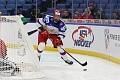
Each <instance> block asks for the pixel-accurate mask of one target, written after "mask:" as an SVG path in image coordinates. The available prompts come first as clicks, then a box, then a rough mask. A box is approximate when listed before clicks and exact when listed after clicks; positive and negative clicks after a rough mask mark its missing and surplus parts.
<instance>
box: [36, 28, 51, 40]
mask: <svg viewBox="0 0 120 80" xmlns="http://www.w3.org/2000/svg"><path fill="white" fill-rule="evenodd" d="M38 29H40V30H41V34H42V35H43V37H44V38H48V37H49V33H48V31H47V30H46V29H44V28H43V27H39V28H38Z"/></svg>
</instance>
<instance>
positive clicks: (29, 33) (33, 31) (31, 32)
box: [28, 29, 38, 36]
mask: <svg viewBox="0 0 120 80" xmlns="http://www.w3.org/2000/svg"><path fill="white" fill-rule="evenodd" d="M37 31H38V29H35V30H32V31H30V32H28V35H29V36H30V35H32V34H33V33H35V32H37Z"/></svg>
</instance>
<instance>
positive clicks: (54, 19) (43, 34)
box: [37, 10, 73, 65]
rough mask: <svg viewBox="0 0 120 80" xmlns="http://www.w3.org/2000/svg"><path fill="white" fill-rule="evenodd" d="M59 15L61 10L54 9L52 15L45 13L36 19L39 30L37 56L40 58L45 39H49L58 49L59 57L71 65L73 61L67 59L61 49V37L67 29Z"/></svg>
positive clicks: (62, 37) (63, 36)
mask: <svg viewBox="0 0 120 80" xmlns="http://www.w3.org/2000/svg"><path fill="white" fill-rule="evenodd" d="M61 15H62V12H61V11H60V10H55V11H54V16H50V15H45V16H44V17H43V18H41V19H38V20H37V26H38V28H39V30H40V32H39V34H38V58H39V60H40V56H41V53H42V52H43V50H44V48H45V45H46V41H47V39H50V40H51V41H52V44H53V45H54V48H57V49H58V51H59V53H60V55H61V58H62V59H63V60H64V61H65V62H66V63H68V64H70V65H72V64H73V62H72V61H70V60H68V58H67V55H66V52H65V51H64V50H63V49H61V47H62V46H63V42H62V39H64V38H65V32H66V30H67V28H66V25H65V23H64V22H63V21H62V20H61V19H60V17H61Z"/></svg>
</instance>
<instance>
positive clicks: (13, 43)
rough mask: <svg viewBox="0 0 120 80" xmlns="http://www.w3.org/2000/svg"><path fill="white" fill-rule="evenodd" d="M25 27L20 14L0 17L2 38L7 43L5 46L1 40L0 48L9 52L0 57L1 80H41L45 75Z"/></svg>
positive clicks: (0, 35)
mask: <svg viewBox="0 0 120 80" xmlns="http://www.w3.org/2000/svg"><path fill="white" fill-rule="evenodd" d="M24 27H25V26H24V25H23V23H22V21H21V17H20V16H1V17H0V40H1V41H3V42H4V43H5V45H6V48H3V47H2V45H3V44H2V43H1V42H0V50H1V51H2V50H4V49H6V54H7V55H6V57H5V58H4V59H3V58H2V57H1V58H0V80H1V79H2V80H4V79H5V80H18V79H21V80H34V79H35V80H36V79H39V80H41V79H42V78H43V77H44V74H43V72H42V70H41V68H40V63H39V60H38V58H37V53H36V52H35V51H34V48H33V45H32V43H31V41H30V39H29V37H28V35H27V32H26V31H25V28H24ZM1 51H0V52H1ZM4 53H5V52H1V54H4Z"/></svg>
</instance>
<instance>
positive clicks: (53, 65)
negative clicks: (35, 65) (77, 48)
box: [41, 51, 120, 80]
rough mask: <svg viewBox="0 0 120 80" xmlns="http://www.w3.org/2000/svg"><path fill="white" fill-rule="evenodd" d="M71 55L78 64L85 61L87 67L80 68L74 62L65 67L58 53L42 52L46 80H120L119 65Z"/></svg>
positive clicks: (90, 57) (84, 56) (95, 58)
mask: <svg viewBox="0 0 120 80" xmlns="http://www.w3.org/2000/svg"><path fill="white" fill-rule="evenodd" d="M72 55H73V56H74V57H75V58H76V59H77V60H79V61H80V62H85V61H86V60H87V61H88V65H87V66H86V67H82V66H80V65H79V64H78V63H77V62H75V61H74V60H73V61H74V65H67V64H66V63H64V62H63V61H62V59H61V58H60V55H59V53H58V52H48V51H45V52H43V53H42V56H41V66H42V69H43V72H44V73H45V75H46V80H120V77H119V76H120V65H118V64H115V63H113V62H109V61H107V60H104V59H101V58H97V57H92V56H86V55H79V54H72ZM69 59H71V58H70V57H69ZM71 60H72V59H71ZM83 69H87V71H83Z"/></svg>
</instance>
